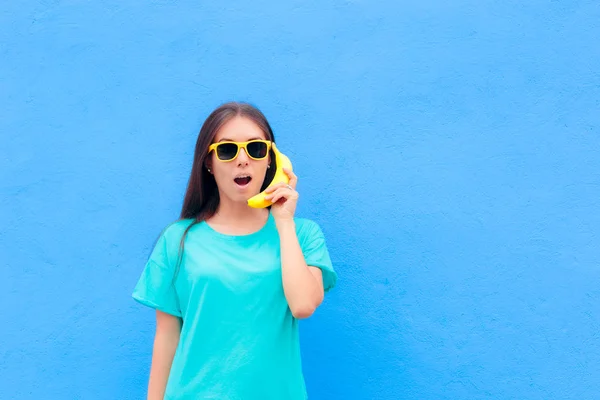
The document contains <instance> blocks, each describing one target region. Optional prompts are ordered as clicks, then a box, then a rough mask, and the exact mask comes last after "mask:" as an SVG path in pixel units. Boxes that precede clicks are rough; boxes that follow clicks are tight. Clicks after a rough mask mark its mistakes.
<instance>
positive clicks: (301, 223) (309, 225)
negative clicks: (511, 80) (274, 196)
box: [294, 217, 324, 240]
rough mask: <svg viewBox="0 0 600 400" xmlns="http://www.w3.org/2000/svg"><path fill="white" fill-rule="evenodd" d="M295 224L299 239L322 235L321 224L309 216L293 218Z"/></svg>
mask: <svg viewBox="0 0 600 400" xmlns="http://www.w3.org/2000/svg"><path fill="white" fill-rule="evenodd" d="M294 223H295V225H296V234H297V235H298V238H299V239H300V240H311V239H316V238H322V237H323V236H324V234H323V230H322V229H321V226H320V225H319V224H318V223H317V222H316V221H314V220H312V219H309V218H301V217H296V218H294Z"/></svg>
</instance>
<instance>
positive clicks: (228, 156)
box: [208, 139, 271, 161]
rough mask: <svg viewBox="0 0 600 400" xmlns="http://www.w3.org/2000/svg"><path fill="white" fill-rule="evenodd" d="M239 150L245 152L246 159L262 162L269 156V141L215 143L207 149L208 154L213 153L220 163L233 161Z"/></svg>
mask: <svg viewBox="0 0 600 400" xmlns="http://www.w3.org/2000/svg"><path fill="white" fill-rule="evenodd" d="M240 149H244V150H246V154H248V157H250V158H252V159H254V160H263V159H265V158H266V157H267V156H268V155H269V150H270V149H271V141H269V140H258V139H257V140H249V141H247V142H217V143H213V144H211V145H210V146H209V147H208V152H209V153H210V152H211V151H213V150H214V151H215V152H216V154H217V158H218V159H219V160H220V161H232V160H235V159H236V157H237V156H238V154H239V153H240Z"/></svg>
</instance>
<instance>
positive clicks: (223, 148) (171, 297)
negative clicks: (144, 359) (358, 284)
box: [133, 103, 337, 400]
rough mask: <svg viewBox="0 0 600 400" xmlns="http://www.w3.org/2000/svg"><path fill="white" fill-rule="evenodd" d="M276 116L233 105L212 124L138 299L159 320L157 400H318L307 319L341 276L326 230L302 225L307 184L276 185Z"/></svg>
mask: <svg viewBox="0 0 600 400" xmlns="http://www.w3.org/2000/svg"><path fill="white" fill-rule="evenodd" d="M272 142H274V137H273V132H272V130H271V127H270V126H269V123H268V122H267V120H266V118H265V117H264V115H263V114H262V113H261V112H260V111H259V110H257V109H256V108H254V107H252V106H251V105H248V104H244V103H227V104H224V105H222V106H220V107H219V108H217V109H216V110H215V111H213V112H212V113H211V114H210V115H209V117H208V118H207V119H206V121H205V122H204V124H203V126H202V128H201V130H200V134H199V135H198V139H197V142H196V148H195V154H194V161H193V165H192V171H191V176H190V179H189V185H188V188H187V192H186V194H185V199H184V201H183V209H182V211H181V215H180V219H179V220H177V221H175V222H173V223H172V224H170V225H169V226H168V227H166V228H165V229H164V230H163V232H162V233H161V235H160V236H159V239H158V241H157V243H156V245H155V247H154V249H153V251H152V254H151V256H150V258H149V260H148V262H147V264H146V266H145V268H144V270H143V271H142V274H141V277H140V279H139V281H138V283H137V285H136V287H135V289H134V292H133V298H134V299H135V300H137V301H139V302H140V303H142V304H145V305H147V306H149V307H152V308H154V309H155V310H156V333H155V338H154V346H153V354H152V365H151V368H150V379H149V384H148V399H150V400H152V399H163V398H164V399H177V400H186V399H194V400H196V399H219V400H225V399H227V400H237V399H243V400H254V399H256V400H269V399H273V400H296V399H306V398H307V395H306V389H305V385H304V379H303V375H302V366H301V360H300V348H299V337H298V320H299V319H303V318H308V317H309V316H310V315H311V314H312V313H313V312H314V311H315V309H316V308H317V307H318V306H319V305H320V304H321V302H322V301H323V296H324V293H325V292H327V291H328V290H330V289H331V288H332V287H334V286H335V283H336V279H337V275H336V272H335V271H334V269H333V268H332V265H331V260H330V257H329V254H328V251H327V247H326V244H325V239H324V236H323V233H322V231H321V229H320V227H319V226H318V225H317V224H316V223H315V222H313V221H311V220H308V219H304V218H298V217H295V215H294V214H295V210H296V204H297V201H298V193H297V192H296V183H297V177H296V176H295V174H294V173H293V172H292V171H289V170H286V171H285V172H286V174H287V175H288V177H289V178H290V183H289V185H284V184H278V185H275V186H274V187H272V188H269V190H268V193H269V196H270V197H269V199H270V200H271V201H272V202H273V205H272V206H271V207H269V208H261V209H255V208H251V207H249V206H248V204H247V200H248V199H249V198H250V197H252V196H254V195H256V194H257V193H259V192H261V191H263V190H264V189H265V188H266V187H267V186H268V184H269V183H270V182H271V180H272V177H273V174H274V170H275V168H276V165H275V157H274V154H273V152H272V150H271V143H272Z"/></svg>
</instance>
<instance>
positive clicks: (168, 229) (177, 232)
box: [161, 218, 194, 239]
mask: <svg viewBox="0 0 600 400" xmlns="http://www.w3.org/2000/svg"><path fill="white" fill-rule="evenodd" d="M193 222H194V220H193V219H190V218H188V219H178V220H176V221H173V222H171V223H169V224H168V225H166V226H165V227H164V228H163V230H162V232H161V236H164V237H165V238H167V239H172V238H174V237H179V238H181V236H182V235H183V233H184V232H185V230H186V229H187V228H188V227H189V226H190V225H192V223H193Z"/></svg>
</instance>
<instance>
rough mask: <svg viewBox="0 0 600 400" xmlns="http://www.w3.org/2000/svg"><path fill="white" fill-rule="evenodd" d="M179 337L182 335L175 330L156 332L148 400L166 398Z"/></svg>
mask: <svg viewBox="0 0 600 400" xmlns="http://www.w3.org/2000/svg"><path fill="white" fill-rule="evenodd" d="M179 337H180V333H179V332H178V331H174V330H157V332H156V335H155V337H154V348H153V352H152V365H151V368H150V380H149V382H148V400H162V399H163V398H164V395H165V389H166V386H167V380H168V378H169V373H170V371H171V365H172V363H173V357H174V356H175V350H176V349H177V345H178V344H179Z"/></svg>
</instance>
